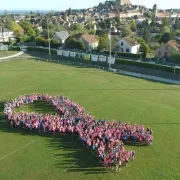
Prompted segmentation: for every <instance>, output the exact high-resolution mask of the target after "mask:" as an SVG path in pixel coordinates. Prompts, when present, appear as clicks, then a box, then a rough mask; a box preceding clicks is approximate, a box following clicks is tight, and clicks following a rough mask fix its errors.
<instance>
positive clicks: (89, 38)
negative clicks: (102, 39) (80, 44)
mask: <svg viewBox="0 0 180 180" xmlns="http://www.w3.org/2000/svg"><path fill="white" fill-rule="evenodd" d="M81 38H83V39H84V40H85V41H86V42H88V43H89V44H91V43H94V42H98V40H97V39H96V38H95V36H93V35H88V34H84V35H82V36H81Z"/></svg>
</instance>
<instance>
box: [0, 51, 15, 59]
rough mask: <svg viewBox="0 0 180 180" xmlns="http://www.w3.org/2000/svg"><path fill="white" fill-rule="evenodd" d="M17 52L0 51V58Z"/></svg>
mask: <svg viewBox="0 0 180 180" xmlns="http://www.w3.org/2000/svg"><path fill="white" fill-rule="evenodd" d="M17 53H18V51H0V58H2V57H7V56H12V55H14V54H17Z"/></svg>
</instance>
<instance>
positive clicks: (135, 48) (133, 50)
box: [131, 45, 140, 54]
mask: <svg viewBox="0 0 180 180" xmlns="http://www.w3.org/2000/svg"><path fill="white" fill-rule="evenodd" d="M139 49H140V45H137V46H133V47H132V48H131V53H132V54H137V53H138V52H139Z"/></svg>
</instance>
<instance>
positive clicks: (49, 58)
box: [47, 19, 51, 60]
mask: <svg viewBox="0 0 180 180" xmlns="http://www.w3.org/2000/svg"><path fill="white" fill-rule="evenodd" d="M47 30H48V41H49V60H51V42H50V37H49V24H48V19H47Z"/></svg>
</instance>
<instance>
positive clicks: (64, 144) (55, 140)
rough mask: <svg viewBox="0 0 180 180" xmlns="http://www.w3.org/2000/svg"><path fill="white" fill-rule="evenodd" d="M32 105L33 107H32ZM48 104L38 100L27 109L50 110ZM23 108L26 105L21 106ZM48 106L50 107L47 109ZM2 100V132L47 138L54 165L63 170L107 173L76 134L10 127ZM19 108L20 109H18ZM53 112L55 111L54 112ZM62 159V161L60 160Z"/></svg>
mask: <svg viewBox="0 0 180 180" xmlns="http://www.w3.org/2000/svg"><path fill="white" fill-rule="evenodd" d="M33 105H34V107H33ZM50 106H51V105H50V104H47V103H45V102H38V103H34V104H31V108H30V109H29V108H28V109H29V110H34V112H35V111H36V112H38V113H46V112H48V113H49V112H50V113H51V112H52V109H53V108H52V107H50ZM23 108H24V109H25V108H26V110H27V107H25V106H24V107H23ZM49 108H50V109H49ZM3 109H4V102H0V112H1V114H0V131H1V132H4V133H13V134H20V135H22V136H36V137H45V138H46V139H47V140H48V143H47V146H48V147H51V148H52V149H53V150H59V151H56V153H55V154H54V156H55V162H54V166H55V167H56V168H59V169H60V170H62V168H64V171H63V172H64V173H65V172H81V173H84V174H96V173H97V174H96V175H97V177H98V173H109V172H108V171H107V170H106V169H105V168H104V167H103V166H102V165H101V164H100V163H99V162H98V160H97V158H96V155H97V154H96V153H95V155H93V154H92V151H90V150H89V149H87V148H86V147H84V146H83V145H82V143H81V141H80V140H79V139H78V137H76V136H72V135H60V134H56V135H54V134H53V133H51V132H47V133H44V132H31V131H29V130H27V129H21V128H10V127H9V124H8V122H6V121H5V120H4V116H3V113H2V112H3ZM18 110H20V109H18ZM54 113H55V112H54ZM57 152H59V153H57ZM62 159H63V161H62Z"/></svg>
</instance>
